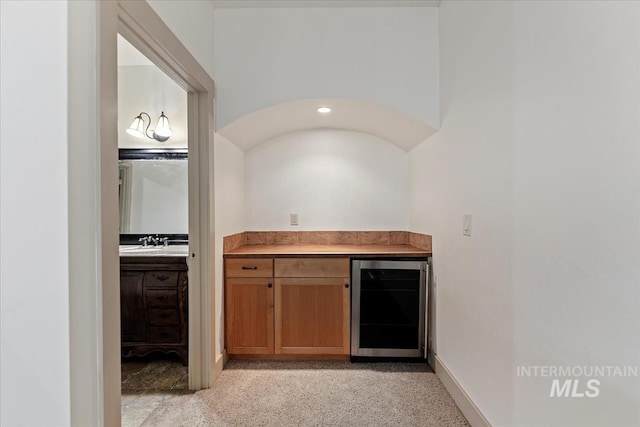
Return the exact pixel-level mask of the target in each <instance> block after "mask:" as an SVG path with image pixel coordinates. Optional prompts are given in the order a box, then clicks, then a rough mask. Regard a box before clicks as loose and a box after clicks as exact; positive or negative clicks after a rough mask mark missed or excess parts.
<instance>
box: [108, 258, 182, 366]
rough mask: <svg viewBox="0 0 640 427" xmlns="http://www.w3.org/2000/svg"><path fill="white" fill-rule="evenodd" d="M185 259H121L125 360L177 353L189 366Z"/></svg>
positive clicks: (123, 348)
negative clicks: (158, 352)
mask: <svg viewBox="0 0 640 427" xmlns="http://www.w3.org/2000/svg"><path fill="white" fill-rule="evenodd" d="M187 288H188V275H187V263H186V258H185V257H121V258H120V324H121V350H122V356H123V357H127V356H134V355H137V356H143V355H146V354H148V353H151V352H153V351H162V352H167V353H169V352H172V353H176V354H177V355H178V356H180V358H181V359H182V362H183V363H184V364H185V365H186V364H187V360H188V357H187V333H188V329H187V324H188V321H187V320H188V307H187V292H188V289H187Z"/></svg>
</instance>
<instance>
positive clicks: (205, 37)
mask: <svg viewBox="0 0 640 427" xmlns="http://www.w3.org/2000/svg"><path fill="white" fill-rule="evenodd" d="M148 3H149V5H150V6H151V7H152V8H153V10H154V11H155V12H156V13H157V14H158V15H159V16H160V18H162V20H163V21H164V23H165V24H167V26H168V27H169V28H171V31H173V33H174V34H175V35H176V37H178V38H179V39H180V41H181V42H182V44H183V45H184V46H185V47H186V48H187V50H188V51H189V52H191V55H193V57H194V58H195V59H196V60H197V61H198V62H199V63H200V65H202V67H203V68H204V69H205V70H206V71H207V73H209V75H210V76H211V77H212V78H213V76H214V73H213V70H214V68H213V63H214V61H213V25H212V22H213V10H214V9H213V2H210V1H202V0H149V1H148Z"/></svg>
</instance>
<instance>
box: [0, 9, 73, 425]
mask: <svg viewBox="0 0 640 427" xmlns="http://www.w3.org/2000/svg"><path fill="white" fill-rule="evenodd" d="M67 10H68V3H67V2H65V1H60V2H48V1H32V2H4V1H3V2H1V3H0V16H1V24H0V43H1V48H0V66H1V72H0V86H1V90H0V93H1V101H0V111H1V113H0V123H1V128H0V141H2V145H1V148H0V150H1V151H0V173H1V175H0V186H1V187H0V189H1V190H0V230H1V231H0V234H1V235H2V240H1V242H0V279H1V280H0V283H1V285H0V292H1V296H0V307H1V309H0V313H1V314H0V331H1V333H0V337H1V338H0V348H1V352H0V378H2V381H1V382H0V406H1V408H2V410H1V411H0V412H1V413H0V424H1V425H3V426H64V425H69V423H70V369H71V367H70V350H69V348H70V342H69V265H68V263H69V250H68V243H69V236H68V230H69V228H68V226H69V224H68V217H67V215H68V208H67V206H68V202H69V200H68V197H67V196H68V182H67V142H68V141H67V138H68V127H67V120H68V117H67V89H68V87H67V72H68V68H67V43H68V40H67V39H68V37H67Z"/></svg>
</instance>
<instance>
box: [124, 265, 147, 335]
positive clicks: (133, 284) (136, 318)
mask: <svg viewBox="0 0 640 427" xmlns="http://www.w3.org/2000/svg"><path fill="white" fill-rule="evenodd" d="M143 279H144V272H142V271H122V272H121V273H120V331H121V340H122V342H144V341H146V340H147V328H146V319H145V310H144V294H143V288H142V283H143Z"/></svg>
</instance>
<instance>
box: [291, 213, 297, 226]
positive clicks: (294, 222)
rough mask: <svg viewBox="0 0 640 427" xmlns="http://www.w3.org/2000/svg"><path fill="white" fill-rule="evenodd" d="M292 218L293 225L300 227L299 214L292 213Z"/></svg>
mask: <svg viewBox="0 0 640 427" xmlns="http://www.w3.org/2000/svg"><path fill="white" fill-rule="evenodd" d="M290 217H291V225H298V224H299V223H298V214H297V213H292V214H291V215H290Z"/></svg>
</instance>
